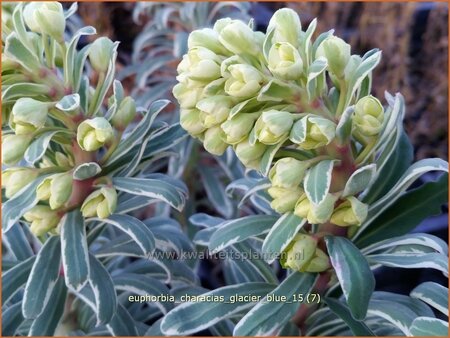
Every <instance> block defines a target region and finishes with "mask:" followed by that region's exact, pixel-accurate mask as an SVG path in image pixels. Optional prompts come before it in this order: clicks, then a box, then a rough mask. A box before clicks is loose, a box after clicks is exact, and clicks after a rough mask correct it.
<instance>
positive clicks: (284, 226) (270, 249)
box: [262, 212, 306, 263]
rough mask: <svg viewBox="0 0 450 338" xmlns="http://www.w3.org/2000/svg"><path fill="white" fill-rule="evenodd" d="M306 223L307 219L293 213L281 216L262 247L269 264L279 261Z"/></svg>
mask: <svg viewBox="0 0 450 338" xmlns="http://www.w3.org/2000/svg"><path fill="white" fill-rule="evenodd" d="M305 223H306V219H302V218H300V217H298V216H296V215H294V214H293V213H291V212H289V213H286V214H284V215H283V216H281V217H280V218H279V219H278V221H276V223H275V224H274V225H273V226H272V228H271V229H270V231H269V233H268V234H267V236H266V238H265V240H264V243H263V246H262V252H263V254H264V259H265V260H266V261H267V262H268V263H272V262H273V261H274V260H275V259H277V257H278V256H279V255H280V253H281V252H282V251H283V250H284V249H285V248H286V247H287V246H288V245H289V243H290V242H291V241H292V239H293V238H294V236H295V235H296V234H297V233H298V231H299V230H300V229H301V228H302V226H303V225H305Z"/></svg>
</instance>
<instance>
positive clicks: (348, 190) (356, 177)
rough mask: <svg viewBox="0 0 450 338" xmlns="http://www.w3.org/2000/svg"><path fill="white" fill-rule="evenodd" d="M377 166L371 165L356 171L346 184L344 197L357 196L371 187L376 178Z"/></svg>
mask: <svg viewBox="0 0 450 338" xmlns="http://www.w3.org/2000/svg"><path fill="white" fill-rule="evenodd" d="M376 170H377V166H376V164H374V163H373V164H369V165H366V166H364V167H361V168H359V169H358V170H356V171H355V172H354V173H353V174H352V176H350V178H349V179H348V181H347V183H346V184H345V188H344V192H343V193H342V197H347V196H352V195H356V194H357V193H359V192H361V191H363V190H365V189H366V188H367V187H369V186H370V185H371V183H372V182H373V179H374V178H375V174H376Z"/></svg>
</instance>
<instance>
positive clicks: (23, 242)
mask: <svg viewBox="0 0 450 338" xmlns="http://www.w3.org/2000/svg"><path fill="white" fill-rule="evenodd" d="M2 239H3V242H4V244H5V246H6V247H7V248H8V251H10V252H11V253H12V254H13V255H14V256H15V257H16V259H17V260H19V261H24V260H26V259H28V258H29V257H31V256H33V254H34V253H33V249H31V246H30V242H29V240H28V238H27V237H26V235H25V233H24V231H23V229H22V225H21V224H20V223H16V224H15V225H14V226H12V227H11V228H10V229H9V231H8V232H6V233H4V234H3V237H2Z"/></svg>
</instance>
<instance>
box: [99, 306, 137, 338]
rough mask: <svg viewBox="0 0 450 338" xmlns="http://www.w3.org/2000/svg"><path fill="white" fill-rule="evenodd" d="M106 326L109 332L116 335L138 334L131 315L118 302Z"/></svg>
mask: <svg viewBox="0 0 450 338" xmlns="http://www.w3.org/2000/svg"><path fill="white" fill-rule="evenodd" d="M106 327H107V328H108V330H109V331H110V332H111V334H113V335H114V336H117V337H121V336H128V337H129V336H137V335H138V332H137V329H136V325H134V320H133V317H131V316H130V314H129V312H128V311H127V310H126V309H125V308H124V307H123V306H122V305H120V304H119V305H118V306H117V312H116V314H115V315H114V317H113V318H112V320H111V321H110V322H109V323H108V324H107V325H106Z"/></svg>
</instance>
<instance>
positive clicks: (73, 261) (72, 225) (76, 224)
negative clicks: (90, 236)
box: [61, 210, 89, 290]
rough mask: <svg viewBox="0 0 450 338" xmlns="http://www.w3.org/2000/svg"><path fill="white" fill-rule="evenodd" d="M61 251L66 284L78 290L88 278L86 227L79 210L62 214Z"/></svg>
mask: <svg viewBox="0 0 450 338" xmlns="http://www.w3.org/2000/svg"><path fill="white" fill-rule="evenodd" d="M61 251H62V262H63V267H64V278H65V281H66V285H67V286H69V287H71V288H73V289H75V290H79V289H81V288H82V287H83V286H84V285H85V284H86V283H87V281H88V278H89V253H88V247H87V241H86V227H85V224H84V218H83V216H82V215H81V212H80V211H79V210H74V211H71V212H69V213H67V214H66V215H65V216H64V219H63V221H62V225H61Z"/></svg>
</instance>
